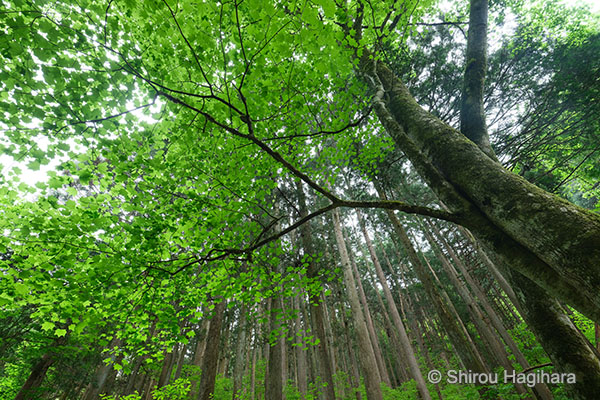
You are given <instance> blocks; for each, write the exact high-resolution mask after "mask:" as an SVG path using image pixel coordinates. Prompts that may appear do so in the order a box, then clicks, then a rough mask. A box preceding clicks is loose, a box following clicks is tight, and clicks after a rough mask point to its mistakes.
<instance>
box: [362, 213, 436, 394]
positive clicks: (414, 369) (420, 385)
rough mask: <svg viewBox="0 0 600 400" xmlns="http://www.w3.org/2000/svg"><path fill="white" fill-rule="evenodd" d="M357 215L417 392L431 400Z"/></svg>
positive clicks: (381, 271)
mask: <svg viewBox="0 0 600 400" xmlns="http://www.w3.org/2000/svg"><path fill="white" fill-rule="evenodd" d="M356 214H357V216H358V222H359V225H360V229H361V231H362V234H363V237H364V238H365V242H366V244H367V249H368V250H369V254H370V255H371V260H372V261H373V265H374V266H375V272H376V274H377V277H378V278H379V283H380V284H381V287H382V288H383V294H384V296H385V299H386V300H387V303H388V308H389V310H390V314H391V317H392V321H393V323H394V327H395V328H396V332H397V333H398V338H399V341H400V345H401V348H402V353H403V355H404V358H405V360H406V362H407V363H408V368H409V369H410V373H411V376H412V378H413V379H414V380H415V382H416V384H417V390H418V391H419V394H420V396H421V398H422V399H424V400H431V395H430V394H429V389H427V385H426V384H425V379H423V375H422V374H421V370H420V369H419V364H418V363H417V358H416V357H415V352H414V350H413V348H412V345H411V343H410V339H409V338H408V334H407V333H406V329H405V328H404V323H403V322H402V319H401V318H400V314H399V313H398V309H397V308H396V303H395V302H394V298H393V296H392V292H391V290H390V288H389V286H388V284H387V280H386V279H385V275H384V273H383V269H382V268H381V264H380V263H379V258H378V257H377V254H376V253H375V249H374V248H373V244H372V243H371V238H370V237H369V234H368V233H367V229H366V227H365V222H364V220H363V218H362V214H361V213H360V211H359V210H356Z"/></svg>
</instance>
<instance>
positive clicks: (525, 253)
mask: <svg viewBox="0 0 600 400" xmlns="http://www.w3.org/2000/svg"><path fill="white" fill-rule="evenodd" d="M371 56H373V54H372V53H370V52H369V51H368V50H366V49H365V50H364V51H363V56H362V57H361V60H360V63H359V73H360V74H361V75H362V76H363V77H364V78H365V81H366V82H367V84H369V85H370V87H371V90H373V92H374V93H375V96H374V109H375V111H376V113H377V116H378V118H379V120H380V121H381V123H382V124H383V126H384V127H385V129H386V131H387V132H388V134H389V135H390V136H391V138H392V139H393V140H394V141H395V143H396V145H397V146H398V147H399V148H400V149H401V150H402V151H403V152H404V153H405V154H406V155H407V156H408V158H409V159H410V160H411V162H412V163H413V165H414V166H415V168H416V169H417V171H418V172H419V174H420V175H421V176H422V178H423V179H424V180H425V181H426V182H427V183H428V185H429V186H430V187H431V188H432V190H433V191H434V192H435V193H436V195H437V196H438V197H439V199H440V200H441V201H443V202H444V203H445V204H446V205H447V206H448V207H449V208H450V209H451V210H452V211H453V212H455V213H456V215H457V217H458V219H459V220H460V223H461V225H463V226H465V227H467V228H469V229H470V230H471V232H472V233H473V234H474V235H475V236H476V237H477V238H478V239H479V240H480V241H481V242H482V243H483V244H484V245H485V246H486V247H487V248H488V249H490V250H491V251H493V252H494V253H496V254H497V255H498V256H499V257H501V258H502V260H503V261H504V262H505V263H506V264H507V265H509V266H510V267H511V268H512V269H514V270H516V271H519V272H520V273H522V274H523V275H525V276H527V277H528V278H529V279H531V280H532V281H534V282H536V283H537V284H538V285H540V286H541V287H542V288H544V289H545V290H546V291H547V292H549V293H551V294H552V295H553V296H555V297H556V298H558V299H560V300H562V301H564V302H565V303H567V304H570V305H572V306H573V307H575V308H576V309H578V310H579V311H581V312H582V313H583V314H585V315H587V316H588V317H590V318H592V319H594V320H595V321H600V290H599V289H600V216H598V215H595V214H593V213H591V212H589V211H587V210H584V209H582V208H580V207H578V206H575V205H573V204H571V203H569V202H567V201H565V200H563V199H560V198H558V197H557V196H554V195H552V194H549V193H547V192H545V191H543V190H542V189H540V188H538V187H536V186H535V185H533V184H531V183H529V182H527V181H526V180H524V179H523V178H521V177H519V176H517V175H515V174H512V173H510V172H509V171H507V170H506V169H505V168H503V167H502V166H501V165H500V164H499V163H497V162H496V161H494V160H493V159H491V158H490V157H489V156H488V155H486V154H485V153H484V152H482V151H481V149H480V148H479V147H477V145H476V144H475V143H473V142H472V141H470V140H469V139H467V138H466V137H465V136H464V135H462V134H461V133H460V132H458V131H456V130H454V129H453V128H451V127H450V126H448V125H447V124H445V123H443V122H442V121H440V120H439V119H438V118H436V117H434V116H433V115H431V114H430V113H428V112H427V111H425V110H424V109H422V108H421V107H420V106H419V105H418V104H417V102H416V101H415V99H414V98H413V97H412V96H411V94H410V93H409V91H408V89H407V88H406V86H405V85H404V84H403V83H402V82H401V81H400V79H399V78H398V77H397V76H396V75H395V74H394V73H393V72H392V70H391V69H390V68H389V67H388V66H387V65H385V64H384V63H382V62H378V61H377V57H371Z"/></svg>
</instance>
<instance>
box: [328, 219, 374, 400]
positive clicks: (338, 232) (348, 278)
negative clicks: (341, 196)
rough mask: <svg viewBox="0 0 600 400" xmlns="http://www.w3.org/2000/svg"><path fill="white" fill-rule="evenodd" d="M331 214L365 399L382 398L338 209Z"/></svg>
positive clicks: (371, 347)
mask: <svg viewBox="0 0 600 400" xmlns="http://www.w3.org/2000/svg"><path fill="white" fill-rule="evenodd" d="M332 214H333V228H334V232H335V238H336V242H337V245H338V251H339V253H340V258H341V261H342V270H343V273H344V285H345V287H346V294H347V296H348V301H349V302H350V309H351V311H352V319H353V321H354V326H355V328H356V334H357V339H358V346H359V349H360V355H361V357H360V361H361V367H362V372H363V375H364V377H365V390H366V393H367V399H368V400H383V394H382V392H381V387H380V382H381V378H380V376H379V370H378V367H377V361H376V360H375V353H374V352H373V346H372V345H371V340H370V338H369V330H368V329H367V324H366V322H365V317H364V315H363V312H362V308H361V304H360V300H359V298H358V292H357V290H356V283H355V282H354V277H353V274H352V266H351V265H350V259H349V257H348V250H347V249H346V242H345V240H344V236H343V235H342V226H341V223H340V217H339V212H338V210H333V213H332Z"/></svg>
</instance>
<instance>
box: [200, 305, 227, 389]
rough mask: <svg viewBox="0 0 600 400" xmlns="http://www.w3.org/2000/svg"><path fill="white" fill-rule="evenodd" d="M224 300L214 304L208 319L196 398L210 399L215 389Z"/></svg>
mask: <svg viewBox="0 0 600 400" xmlns="http://www.w3.org/2000/svg"><path fill="white" fill-rule="evenodd" d="M225 305H226V302H225V301H224V300H223V301H220V302H218V303H216V304H215V308H214V309H213V316H212V319H211V320H210V325H209V328H208V333H207V336H206V349H205V351H204V356H203V359H202V375H201V377H200V389H199V393H198V400H210V399H211V397H212V395H213V393H214V391H215V379H216V378H217V363H218V362H219V348H220V347H221V346H220V345H219V344H220V341H221V328H222V325H223V317H224V315H225Z"/></svg>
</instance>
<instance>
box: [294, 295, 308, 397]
mask: <svg viewBox="0 0 600 400" xmlns="http://www.w3.org/2000/svg"><path fill="white" fill-rule="evenodd" d="M293 300H294V309H295V311H296V319H295V320H294V334H295V337H296V347H294V349H295V353H296V384H297V385H298V391H299V392H300V399H301V400H304V399H305V398H306V395H307V393H308V381H307V379H306V378H307V376H308V372H307V369H306V364H307V362H306V349H305V348H304V343H303V342H304V340H303V335H302V331H303V329H302V322H301V321H302V320H301V315H302V312H301V309H300V302H301V301H302V300H301V297H300V295H299V294H298V295H296V296H295V297H294V299H293Z"/></svg>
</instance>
